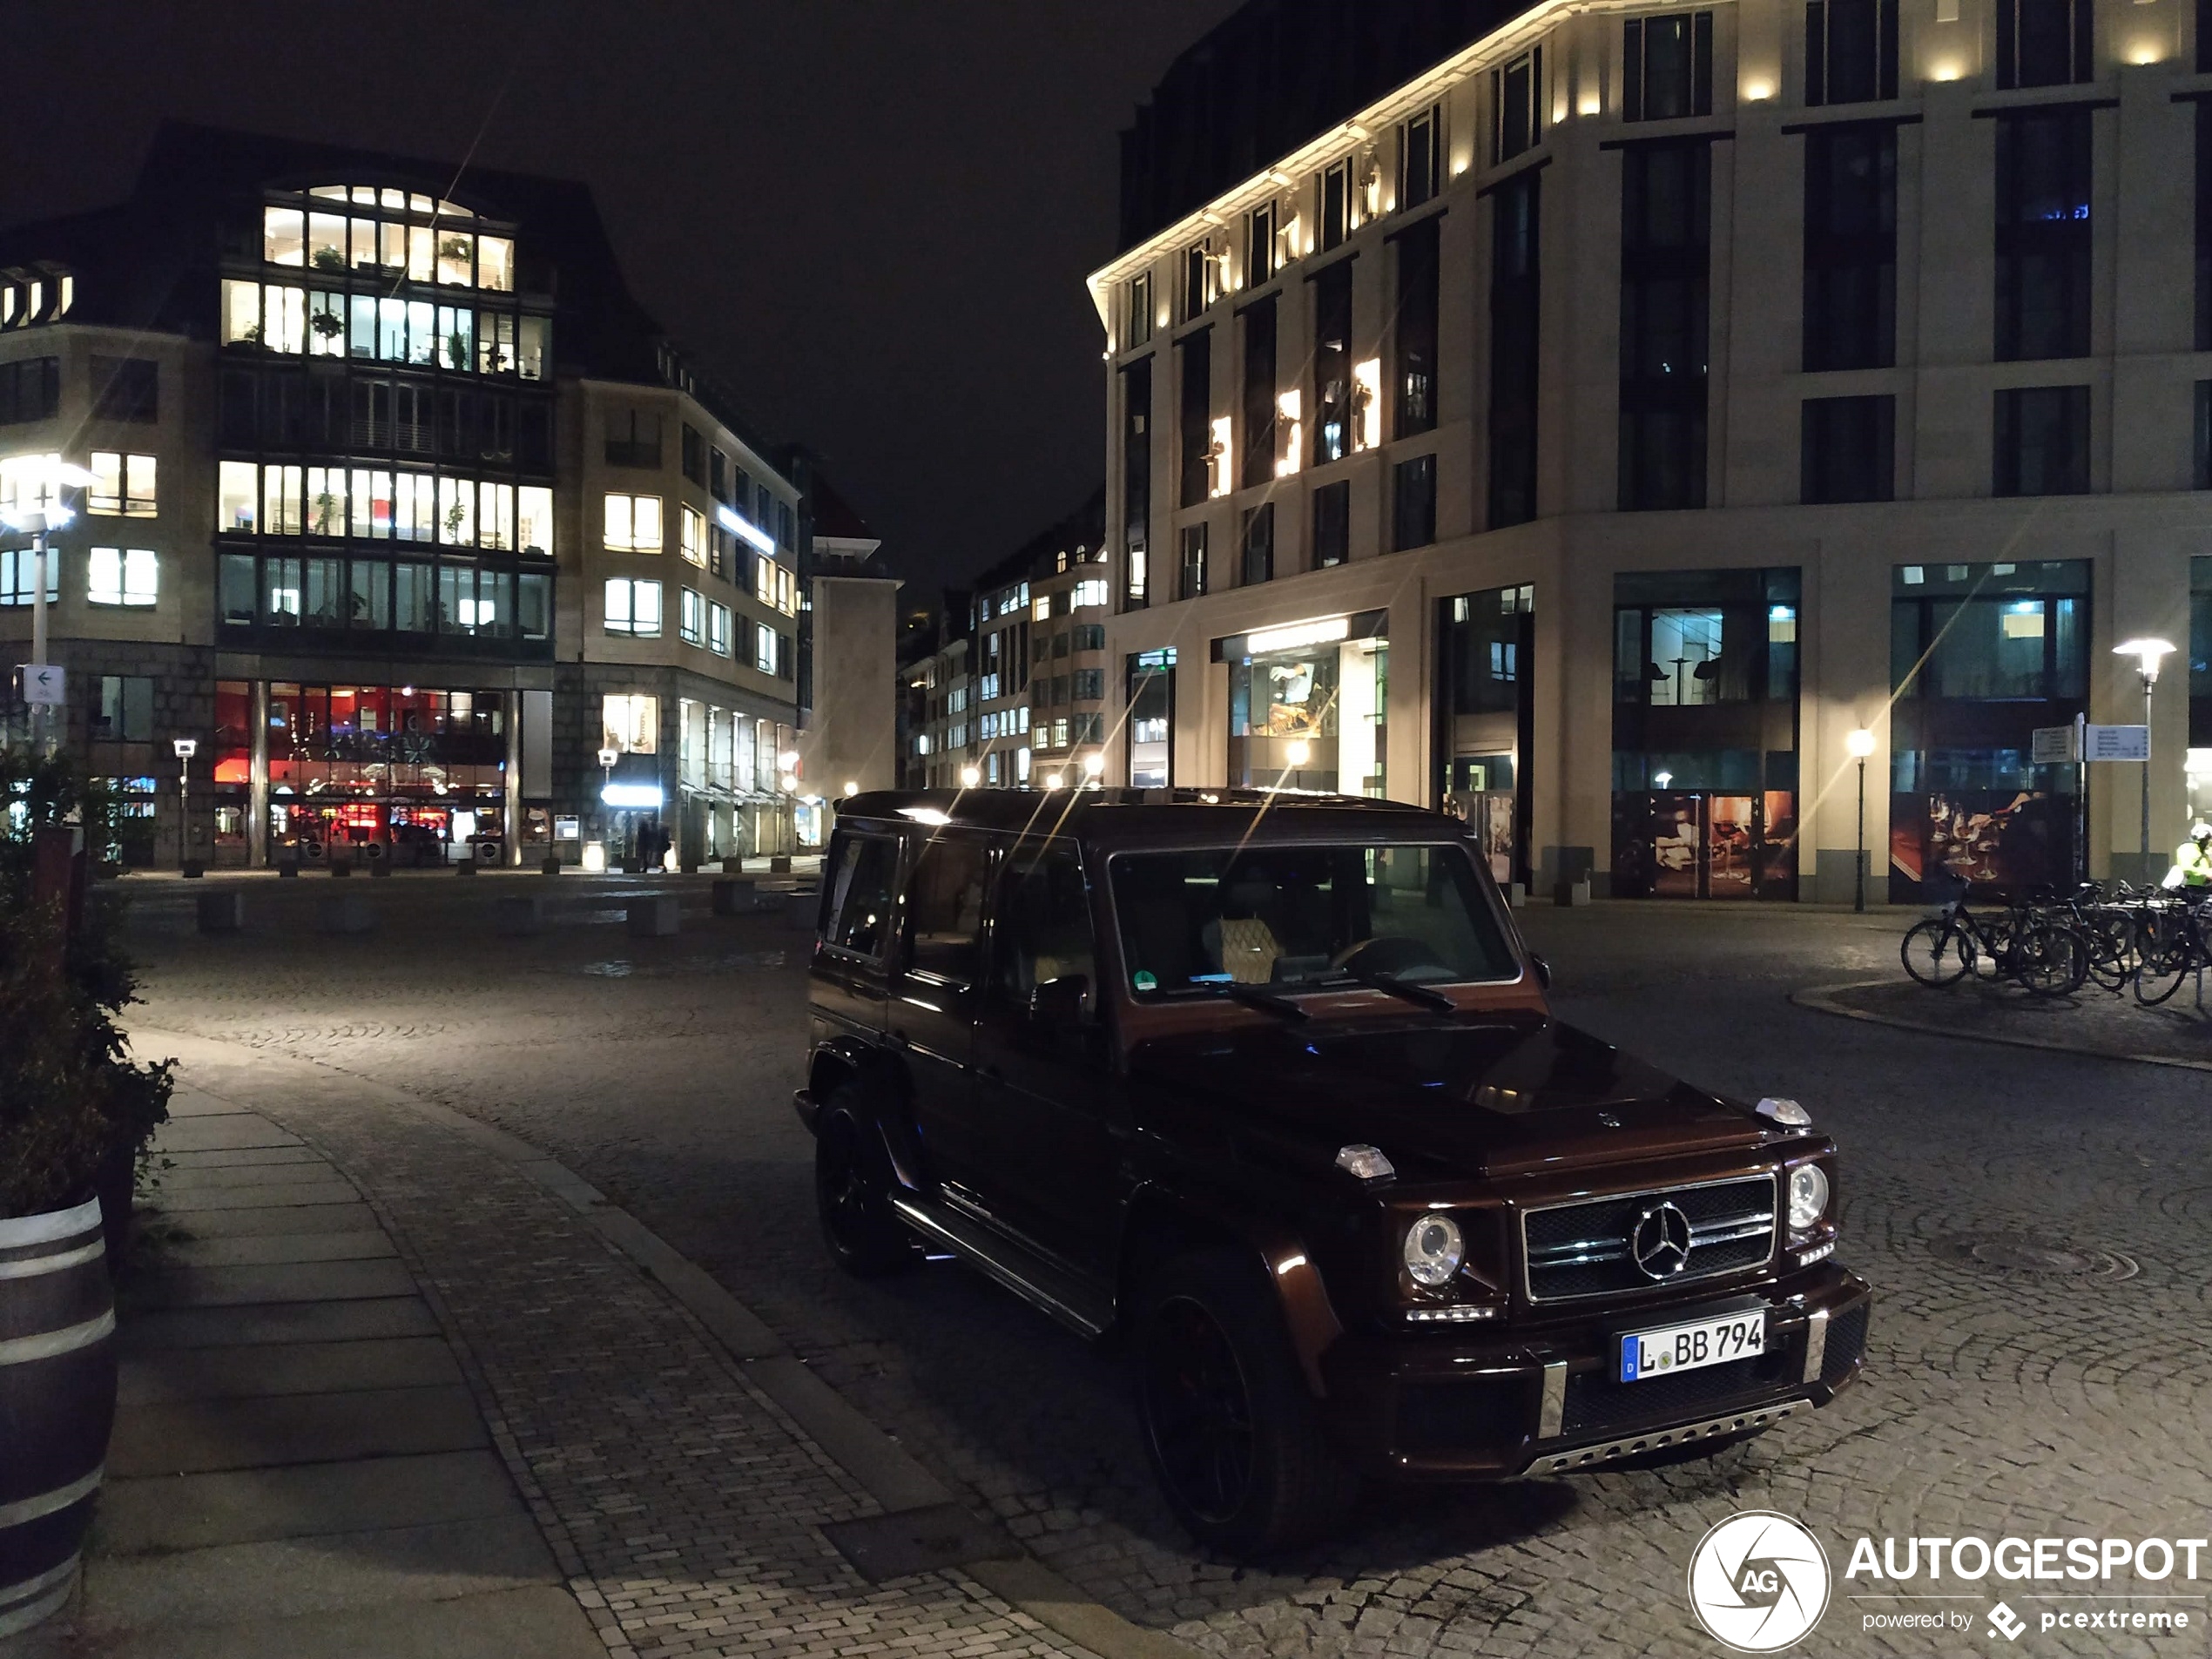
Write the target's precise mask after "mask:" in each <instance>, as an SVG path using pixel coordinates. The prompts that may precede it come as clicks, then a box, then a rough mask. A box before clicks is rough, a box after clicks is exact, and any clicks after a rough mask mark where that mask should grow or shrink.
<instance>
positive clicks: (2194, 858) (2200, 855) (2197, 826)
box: [2159, 818, 2212, 892]
mask: <svg viewBox="0 0 2212 1659" xmlns="http://www.w3.org/2000/svg"><path fill="white" fill-rule="evenodd" d="M2159 885H2160V886H2161V887H2188V888H2189V889H2191V890H2192V891H2198V892H2201V891H2202V890H2203V889H2205V888H2207V887H2212V824H2208V823H2206V822H2205V821H2204V820H2203V819H2201V818H2200V819H2197V820H2196V822H2195V823H2194V824H2192V825H2190V826H2189V838H2188V840H2186V841H2183V842H2182V844H2181V845H2180V846H2177V847H2175V849H2174V867H2173V868H2172V869H2170V870H2168V872H2167V873H2166V880H2163V881H2161V883H2159Z"/></svg>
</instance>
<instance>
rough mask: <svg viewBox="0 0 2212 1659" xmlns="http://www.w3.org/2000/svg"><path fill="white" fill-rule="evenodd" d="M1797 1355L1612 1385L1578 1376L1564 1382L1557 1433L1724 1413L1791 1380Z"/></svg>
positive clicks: (1784, 1351) (1798, 1351)
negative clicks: (1564, 1400) (1564, 1395)
mask: <svg viewBox="0 0 2212 1659" xmlns="http://www.w3.org/2000/svg"><path fill="white" fill-rule="evenodd" d="M1803 1352H1804V1345H1803V1344H1802V1343H1796V1344H1791V1345H1788V1346H1785V1347H1782V1348H1777V1349H1774V1350H1772V1351H1770V1352H1766V1353H1755V1354H1752V1355H1751V1356H1750V1358H1748V1359H1730V1360H1729V1361H1727V1362H1726V1363H1725V1364H1723V1365H1717V1366H1700V1367H1698V1369H1696V1371H1683V1372H1676V1373H1675V1374H1674V1375H1673V1376H1670V1377H1647V1378H1645V1379H1643V1380H1642V1381H1641V1382H1632V1383H1622V1382H1615V1381H1614V1380H1613V1379H1611V1378H1609V1377H1608V1376H1606V1375H1604V1374H1603V1373H1602V1372H1595V1371H1578V1372H1575V1374H1574V1375H1572V1376H1570V1377H1569V1378H1568V1379H1567V1405H1566V1410H1565V1413H1564V1414H1563V1415H1562V1416H1561V1419H1560V1432H1561V1433H1563V1434H1584V1433H1589V1432H1590V1431H1591V1430H1593V1429H1598V1430H1604V1429H1611V1428H1618V1427H1620V1426H1622V1425H1623V1424H1627V1423H1636V1422H1648V1421H1651V1420H1660V1419H1666V1418H1676V1419H1679V1418H1687V1417H1695V1416H1697V1415H1700V1414H1702V1413H1706V1412H1711V1411H1725V1410H1726V1409H1728V1407H1730V1406H1733V1405H1736V1404H1737V1403H1738V1402H1740V1401H1743V1400H1746V1399H1754V1398H1756V1397H1757V1395H1759V1394H1762V1393H1766V1392H1767V1391H1769V1390H1770V1389H1772V1388H1775V1387H1777V1386H1780V1385H1781V1384H1782V1383H1784V1382H1786V1381H1788V1380H1789V1379H1791V1378H1793V1377H1795V1376H1796V1375H1797V1366H1799V1365H1801V1364H1803V1363H1804V1361H1803V1359H1801V1358H1800V1356H1801V1355H1802V1354H1803Z"/></svg>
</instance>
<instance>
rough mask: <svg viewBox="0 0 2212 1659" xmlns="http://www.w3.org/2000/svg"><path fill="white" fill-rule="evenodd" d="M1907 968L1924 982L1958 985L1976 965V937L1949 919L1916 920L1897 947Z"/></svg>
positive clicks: (1907, 971) (1936, 984)
mask: <svg viewBox="0 0 2212 1659" xmlns="http://www.w3.org/2000/svg"><path fill="white" fill-rule="evenodd" d="M1898 956H1899V957H1901V958H1902V959H1903V960H1904V962H1905V972H1906V973H1908V974H1911V975H1912V977H1913V978H1914V979H1916V980H1918V981H1919V982H1920V983H1921V984H1923V985H1934V986H1945V985H1956V984H1957V983H1958V982H1959V981H1960V980H1962V979H1964V978H1965V977H1966V970H1967V969H1968V968H1971V967H1972V966H1973V960H1974V947H1973V941H1972V940H1971V939H1969V938H1968V937H1967V936H1966V934H1965V933H1964V932H1963V931H1962V930H1961V929H1959V928H1958V927H1953V926H1952V924H1951V923H1949V922H1947V921H1920V922H1915V923H1914V924H1913V925H1912V927H1908V928H1906V929H1905V942H1904V943H1903V944H1902V945H1900V946H1898Z"/></svg>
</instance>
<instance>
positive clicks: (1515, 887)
mask: <svg viewBox="0 0 2212 1659" xmlns="http://www.w3.org/2000/svg"><path fill="white" fill-rule="evenodd" d="M1527 906H1528V885H1527V882H1525V881H1508V882H1507V883H1506V908H1507V909H1508V910H1525V909H1526V908H1527Z"/></svg>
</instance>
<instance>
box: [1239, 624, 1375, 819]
mask: <svg viewBox="0 0 2212 1659" xmlns="http://www.w3.org/2000/svg"><path fill="white" fill-rule="evenodd" d="M1386 621H1387V613H1386V612H1380V611H1373V612H1367V613H1365V614H1364V615H1362V616H1360V617H1327V618H1323V619H1320V620H1318V621H1316V622H1312V623H1305V624H1293V625H1291V626H1288V627H1283V628H1275V629H1263V630H1259V631H1255V632H1253V633H1251V634H1246V635H1242V636H1238V637H1235V638H1232V639H1230V640H1226V641H1224V642H1223V645H1222V650H1223V653H1224V657H1225V658H1226V659H1227V661H1228V664H1229V777H1228V781H1229V783H1230V784H1231V786H1232V787H1242V788H1255V789H1282V790H1305V791H1316V792H1324V793H1343V794H1350V795H1369V796H1374V797H1378V798H1379V797H1380V796H1382V795H1383V794H1384V793H1385V792H1386V783H1385V761H1386V752H1387V748H1388V744H1387V736H1386V732H1387V718H1388V705H1389V683H1390V669H1389V664H1390V642H1389V640H1388V638H1387V637H1385V635H1384V633H1383V629H1384V627H1385V626H1386Z"/></svg>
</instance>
